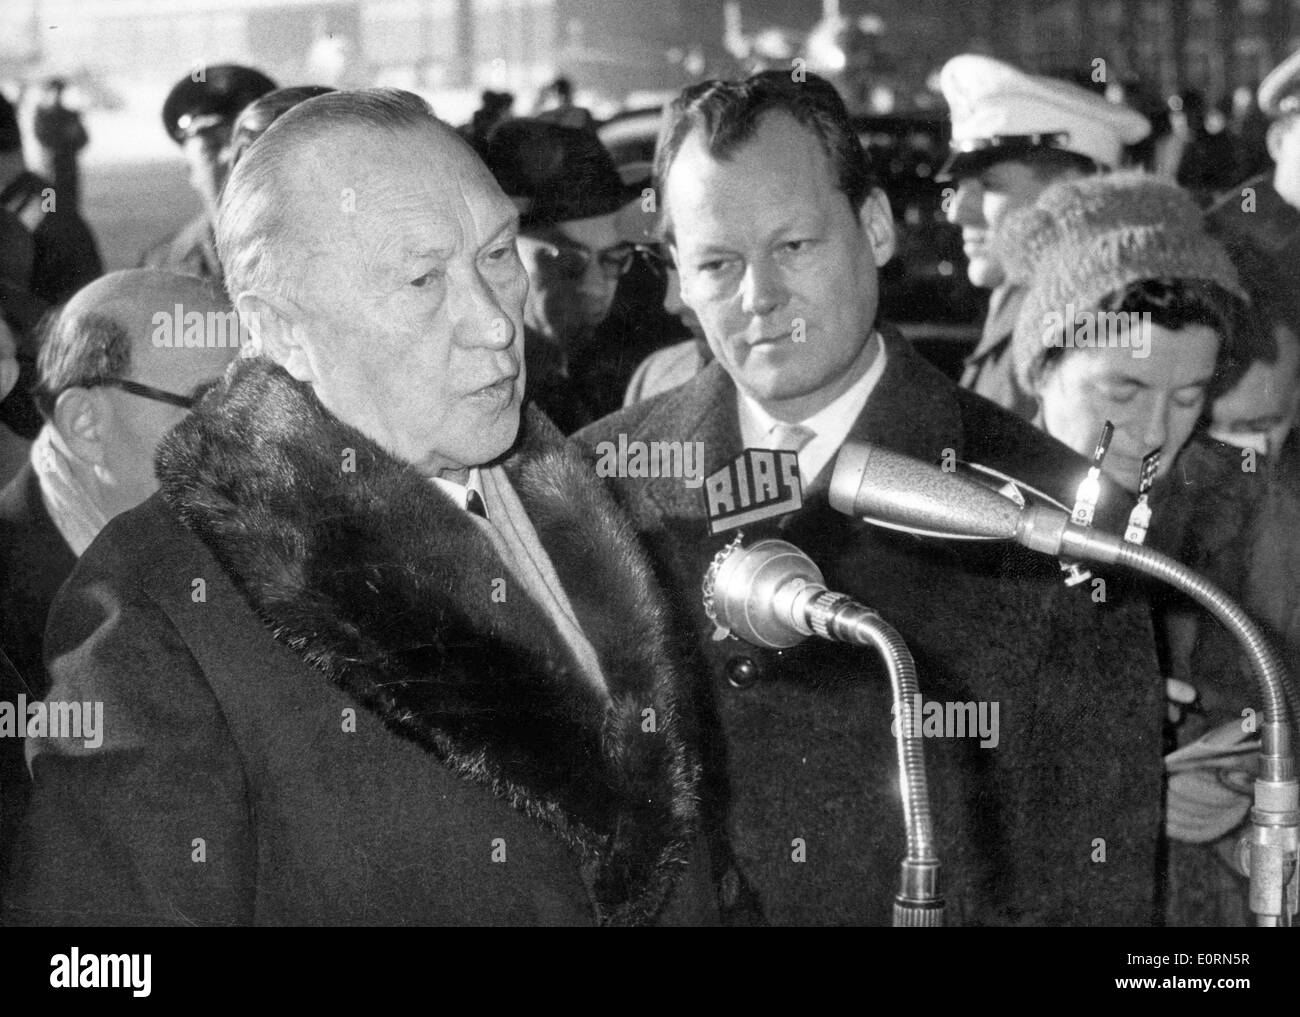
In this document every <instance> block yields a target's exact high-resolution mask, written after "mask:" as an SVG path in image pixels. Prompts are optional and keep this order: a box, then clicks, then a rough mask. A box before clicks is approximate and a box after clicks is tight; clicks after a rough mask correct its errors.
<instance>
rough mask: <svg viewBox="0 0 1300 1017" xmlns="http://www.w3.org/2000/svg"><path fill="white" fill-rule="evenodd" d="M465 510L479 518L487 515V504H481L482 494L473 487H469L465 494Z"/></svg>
mask: <svg viewBox="0 0 1300 1017" xmlns="http://www.w3.org/2000/svg"><path fill="white" fill-rule="evenodd" d="M465 511H466V512H469V513H470V514H472V515H476V516H478V517H479V518H481V519H486V518H487V517H488V514H487V506H486V505H484V504H483V498H482V496H480V495H479V493H478V492H477V491H475V490H474V489H473V488H470V490H469V491H468V492H467V493H466V495H465Z"/></svg>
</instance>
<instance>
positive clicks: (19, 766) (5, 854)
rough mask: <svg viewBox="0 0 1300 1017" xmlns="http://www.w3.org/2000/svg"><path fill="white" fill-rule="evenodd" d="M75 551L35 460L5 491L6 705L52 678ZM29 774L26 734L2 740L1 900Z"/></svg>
mask: <svg viewBox="0 0 1300 1017" xmlns="http://www.w3.org/2000/svg"><path fill="white" fill-rule="evenodd" d="M76 563H77V559H76V556H75V555H74V554H73V553H72V548H70V547H69V546H68V544H67V542H66V541H65V540H64V539H63V536H62V534H60V533H59V530H58V527H56V526H55V525H54V520H52V519H51V518H50V514H49V512H47V511H46V509H45V503H44V502H43V501H42V500H41V485H40V481H39V480H38V478H37V476H36V471H35V469H33V468H32V464H31V463H30V462H28V463H26V464H24V466H23V468H22V469H21V470H19V471H18V473H17V474H16V475H15V476H14V477H13V479H11V480H10V481H9V483H8V484H7V485H5V487H4V489H3V490H0V652H3V653H4V659H3V660H0V703H9V704H11V705H12V706H14V707H15V708H16V707H17V705H18V703H19V702H20V700H19V698H18V697H19V696H26V697H27V698H29V699H38V698H40V697H41V696H43V695H45V692H46V689H47V681H46V677H45V664H44V661H43V659H42V654H41V642H42V639H43V637H44V635H45V619H46V617H47V616H48V615H49V613H50V605H51V604H52V603H53V602H54V596H55V594H56V593H58V592H59V587H60V586H62V585H63V581H64V580H65V579H67V578H68V576H69V574H70V573H71V572H72V567H73V566H74V565H76ZM29 791H30V780H29V779H28V776H27V766H26V763H25V762H24V760H23V740H22V739H21V738H0V903H2V902H3V901H4V896H5V884H6V876H7V874H8V872H9V862H10V857H11V854H12V849H13V845H14V841H15V840H16V838H17V829H18V823H19V821H20V819H21V817H22V814H23V812H24V811H25V810H26V805H27V798H28V793H29Z"/></svg>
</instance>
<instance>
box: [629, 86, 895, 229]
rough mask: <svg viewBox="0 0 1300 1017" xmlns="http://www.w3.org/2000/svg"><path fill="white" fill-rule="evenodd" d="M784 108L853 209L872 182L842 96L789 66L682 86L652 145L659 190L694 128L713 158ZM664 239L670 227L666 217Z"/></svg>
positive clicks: (726, 153) (728, 152) (723, 154)
mask: <svg viewBox="0 0 1300 1017" xmlns="http://www.w3.org/2000/svg"><path fill="white" fill-rule="evenodd" d="M774 112H784V113H788V114H789V115H790V116H792V117H793V118H794V119H795V120H796V121H797V122H798V123H799V124H800V125H801V126H802V127H804V128H805V129H806V130H808V131H809V132H810V133H811V134H813V135H814V136H815V137H816V138H817V140H818V141H819V142H820V143H821V146H822V150H823V151H824V152H825V153H826V155H827V158H829V159H830V161H831V166H832V168H833V169H834V172H835V178H836V182H837V184H838V185H839V189H840V191H842V192H843V194H844V196H845V197H846V198H848V200H849V205H850V206H851V207H852V208H853V210H854V211H855V212H856V211H858V210H859V209H860V208H861V207H862V204H863V202H865V201H866V200H867V198H868V196H870V194H871V191H872V190H873V188H875V187H876V177H875V174H874V172H873V171H872V168H871V160H870V159H869V158H868V156H867V153H866V150H865V149H864V148H863V147H862V143H861V142H860V141H859V140H858V134H857V131H855V130H854V128H853V121H852V119H851V118H850V116H849V111H848V109H847V108H845V106H844V100H843V99H841V98H840V94H839V93H838V92H837V91H835V86H834V85H832V84H831V83H830V82H829V81H827V80H826V79H825V78H821V77H818V76H817V75H816V74H807V75H805V76H804V79H803V80H801V81H796V80H794V76H793V73H792V72H790V71H763V72H761V73H759V74H753V75H750V76H749V77H748V78H745V79H744V80H743V81H719V80H714V81H704V82H701V83H700V84H698V85H692V86H690V87H689V88H686V89H684V90H683V91H682V93H681V95H679V96H678V97H677V98H676V99H674V100H673V102H672V105H671V106H670V107H669V109H668V115H667V117H666V118H665V122H664V126H663V128H662V130H661V131H660V132H659V141H658V144H657V146H656V149H655V166H654V175H655V185H656V187H657V188H658V189H659V191H660V193H661V194H662V192H663V186H664V181H665V180H666V179H667V177H668V171H669V170H670V169H672V165H673V162H674V160H676V158H677V153H678V152H680V151H681V147H682V144H683V143H684V142H685V141H686V139H687V138H688V137H689V136H690V134H691V133H692V132H693V131H694V130H695V129H696V128H697V127H698V128H701V129H702V130H703V131H704V141H705V145H706V146H707V147H708V151H709V154H710V155H712V156H713V157H714V158H715V159H726V158H727V157H728V156H730V155H731V154H732V153H733V152H734V151H735V150H736V149H737V148H739V147H740V146H741V145H743V144H744V143H745V142H746V141H748V140H750V139H751V138H752V137H753V136H754V132H755V131H756V130H757V129H758V124H759V122H760V121H761V120H762V118H763V117H764V116H765V115H766V114H768V113H774ZM662 228H663V230H664V234H665V238H666V239H667V240H669V242H671V240H672V227H671V225H670V224H669V223H668V220H667V218H666V217H665V218H664V220H663V222H662Z"/></svg>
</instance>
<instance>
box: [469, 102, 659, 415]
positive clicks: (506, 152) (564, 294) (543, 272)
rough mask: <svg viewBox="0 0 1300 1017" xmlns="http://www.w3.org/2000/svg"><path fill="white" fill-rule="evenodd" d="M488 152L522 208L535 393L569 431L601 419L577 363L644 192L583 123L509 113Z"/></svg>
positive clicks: (605, 305) (627, 258) (626, 252)
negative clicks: (627, 218) (627, 213)
mask: <svg viewBox="0 0 1300 1017" xmlns="http://www.w3.org/2000/svg"><path fill="white" fill-rule="evenodd" d="M483 156H484V161H485V162H486V163H487V166H488V169H490V170H491V171H492V175H493V176H494V177H496V179H497V183H498V184H500V185H501V189H502V190H503V191H505V193H506V194H507V195H508V196H509V197H510V198H511V199H512V200H513V201H514V202H515V204H516V206H518V208H519V210H520V221H519V225H520V234H519V255H520V257H521V258H522V259H523V262H524V266H525V268H527V270H528V301H527V303H526V304H525V306H524V328H525V346H524V348H525V356H526V359H527V367H528V371H527V377H528V396H529V398H530V399H531V400H532V401H533V402H535V403H536V404H537V405H538V406H540V407H541V408H542V410H543V411H544V412H545V413H546V414H547V416H549V417H550V418H551V419H552V420H553V421H554V422H555V424H556V426H558V427H559V428H560V430H561V431H563V432H565V433H566V434H569V433H572V432H573V431H576V430H577V429H578V428H579V427H583V426H585V425H586V424H590V423H591V422H592V421H593V420H594V419H595V414H594V413H593V412H592V410H591V408H590V407H589V406H588V405H587V402H586V400H584V398H583V397H582V395H581V393H580V391H579V388H578V386H577V385H576V384H575V382H574V374H575V373H576V372H575V369H574V368H575V366H576V365H574V364H573V363H572V362H573V361H574V360H575V359H577V358H578V357H579V356H581V355H582V354H583V353H584V351H585V352H587V353H590V351H591V344H592V338H593V336H594V333H595V331H596V327H597V326H598V325H600V323H601V322H602V321H604V320H605V318H606V316H608V314H609V312H610V308H611V307H612V305H613V303H614V292H615V290H616V289H617V288H618V280H619V278H620V277H621V276H622V275H623V274H624V273H625V272H626V271H627V270H628V268H629V267H631V264H632V259H633V257H634V254H635V251H634V248H633V244H632V243H631V242H630V240H631V239H632V238H630V237H627V236H624V235H622V234H621V233H620V230H619V221H618V212H619V210H620V209H622V208H623V207H624V206H625V205H627V204H628V203H629V202H630V201H632V200H634V199H636V198H639V196H640V190H639V189H636V188H633V187H630V186H625V185H624V184H623V181H622V178H621V177H620V176H619V173H618V170H617V169H615V167H614V160H613V157H612V156H611V155H610V154H609V152H608V150H607V149H606V148H605V146H604V145H602V144H601V143H600V139H599V138H597V137H596V135H595V134H593V133H592V132H590V131H585V130H582V129H580V128H576V127H565V126H563V125H560V124H554V123H549V122H546V121H542V120H535V119H518V120H510V121H507V122H506V123H504V124H502V125H501V126H500V127H498V128H497V129H496V130H494V131H493V132H492V134H491V136H490V137H489V139H488V142H487V145H486V146H485V150H484V153H483Z"/></svg>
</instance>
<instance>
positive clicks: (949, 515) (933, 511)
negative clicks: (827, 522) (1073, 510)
mask: <svg viewBox="0 0 1300 1017" xmlns="http://www.w3.org/2000/svg"><path fill="white" fill-rule="evenodd" d="M830 503H831V507H832V508H834V509H835V510H836V511H838V512H843V513H844V514H845V515H850V516H857V517H858V518H860V519H865V520H866V521H867V522H869V523H873V524H875V525H877V526H884V527H888V528H889V529H895V530H904V531H906V532H908V533H919V534H922V535H924V536H929V537H943V538H949V539H951V538H957V539H965V540H1013V541H1015V542H1016V543H1018V544H1023V545H1024V546H1025V547H1028V548H1030V549H1031V550H1034V551H1040V552H1042V553H1043V554H1050V555H1055V556H1057V557H1061V558H1087V559H1089V560H1091V561H1100V562H1104V563H1107V564H1114V563H1115V562H1117V561H1119V560H1120V559H1121V557H1122V556H1123V555H1124V546H1125V542H1124V541H1123V540H1121V539H1120V538H1119V537H1116V536H1112V535H1111V534H1109V533H1103V532H1100V531H1098V530H1094V529H1092V528H1091V527H1084V526H1076V525H1074V524H1072V523H1071V522H1070V514H1069V513H1068V512H1065V511H1063V510H1062V509H1058V508H1054V507H1052V506H1050V505H1042V504H1038V503H1033V502H1031V503H1029V504H1027V505H1024V506H1023V507H1022V506H1021V505H1019V504H1017V503H1016V502H1014V501H1012V500H1011V499H1010V498H1007V497H1004V496H1003V495H1001V494H999V493H998V492H997V491H994V490H992V489H990V488H987V487H985V486H984V485H983V484H980V483H978V482H976V481H974V480H971V479H970V478H969V477H964V476H961V475H959V474H956V473H947V472H945V471H943V470H941V469H939V468H938V467H936V466H932V465H930V464H929V463H926V462H922V461H921V460H920V459H914V458H913V457H911V456H908V455H903V454H902V453H901V452H893V451H891V450H889V449H886V448H881V447H880V446H878V445H872V444H869V443H868V442H865V441H846V442H845V443H844V445H843V446H842V447H841V449H840V452H839V455H838V456H837V457H836V459H835V469H834V470H833V472H832V474H831V488H830ZM1130 546H1136V545H1130Z"/></svg>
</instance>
